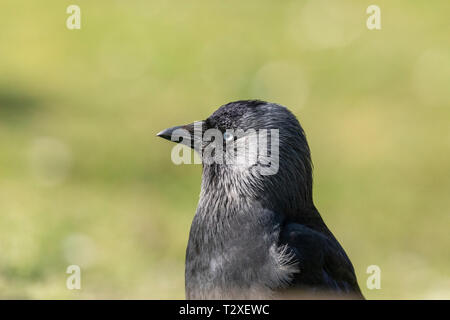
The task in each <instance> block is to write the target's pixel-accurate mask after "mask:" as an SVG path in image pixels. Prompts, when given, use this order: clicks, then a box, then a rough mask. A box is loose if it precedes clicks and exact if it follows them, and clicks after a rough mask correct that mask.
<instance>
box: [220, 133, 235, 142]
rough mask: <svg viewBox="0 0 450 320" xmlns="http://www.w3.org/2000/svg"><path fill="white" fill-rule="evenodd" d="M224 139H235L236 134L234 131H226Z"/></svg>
mask: <svg viewBox="0 0 450 320" xmlns="http://www.w3.org/2000/svg"><path fill="white" fill-rule="evenodd" d="M223 139H224V140H225V141H231V140H233V139H234V136H233V134H232V133H229V132H225V133H224V134H223Z"/></svg>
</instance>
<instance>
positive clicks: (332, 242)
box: [157, 100, 364, 300]
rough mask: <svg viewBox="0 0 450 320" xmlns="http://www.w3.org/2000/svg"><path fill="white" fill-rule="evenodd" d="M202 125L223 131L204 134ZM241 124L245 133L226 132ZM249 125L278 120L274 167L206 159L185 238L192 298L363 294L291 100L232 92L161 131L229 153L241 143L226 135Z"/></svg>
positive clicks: (269, 125)
mask: <svg viewBox="0 0 450 320" xmlns="http://www.w3.org/2000/svg"><path fill="white" fill-rule="evenodd" d="M196 127H197V128H199V127H201V130H200V131H199V132H200V133H203V134H204V133H205V132H207V130H215V132H218V133H219V134H220V136H217V135H216V136H215V138H214V139H212V138H211V139H210V140H209V141H200V142H199V141H198V140H199V138H198V135H197V137H196V136H195V134H196V133H198V132H196V131H195V130H196V129H195V128H196ZM180 130H181V131H180ZM237 130H241V133H240V135H238V134H233V133H230V132H236V131H237ZM251 130H254V131H255V132H258V131H264V130H265V131H270V132H272V131H271V130H277V132H278V137H277V148H278V159H279V160H278V163H277V166H276V171H274V172H272V174H267V172H266V174H263V172H262V171H261V167H262V164H261V163H259V162H260V161H259V160H257V161H256V162H255V163H249V164H247V165H236V163H232V162H231V163H226V162H222V163H219V162H214V161H202V162H203V163H202V180H201V191H200V198H199V202H198V206H197V210H196V213H195V215H194V217H193V220H192V224H191V228H190V232H189V240H188V244H187V248H186V257H185V259H186V261H185V294H186V298H187V299H192V300H203V299H303V298H305V299H316V298H317V299H321V298H325V299H328V298H331V299H335V298H336V299H364V296H363V294H362V293H361V290H360V288H359V286H358V282H357V278H356V275H355V271H354V267H353V265H352V262H351V261H350V259H349V257H348V256H347V254H346V252H345V251H344V249H343V247H342V246H341V245H340V243H339V242H338V241H337V240H336V238H335V236H334V235H333V233H332V232H331V231H330V230H329V228H328V227H327V225H326V224H325V222H324V220H323V219H322V217H321V215H320V213H319V211H318V210H317V208H316V207H315V205H314V202H313V193H312V187H313V175H312V169H313V165H312V161H311V152H310V148H309V145H308V142H307V140H306V135H305V132H304V130H303V128H302V126H301V125H300V123H299V121H298V120H297V118H296V116H295V115H294V114H293V113H292V112H291V111H289V110H288V108H286V107H284V106H282V105H280V104H277V103H271V102H266V101H262V100H239V101H234V102H230V103H227V104H225V105H222V106H221V107H219V108H218V109H217V110H216V111H215V112H213V113H212V114H211V115H210V116H209V117H208V118H207V119H206V120H202V121H197V122H194V123H190V124H188V125H182V126H175V127H171V128H168V129H165V130H163V131H161V132H159V133H158V134H157V136H158V137H161V138H164V139H167V140H171V141H174V142H177V143H182V144H185V145H187V146H189V147H191V148H193V149H194V150H195V151H197V152H199V153H200V154H201V153H202V152H205V151H206V149H207V148H208V147H211V144H215V146H216V147H223V148H224V150H223V154H224V155H225V157H226V155H227V154H231V153H232V151H233V150H231V149H234V151H236V147H235V146H234V147H233V148H231V149H230V148H227V146H226V143H225V142H228V141H229V140H233V141H234V142H238V141H246V139H247V140H249V139H248V132H250V131H251ZM177 131H178V133H179V134H178V135H177V136H176V138H174V133H175V132H177ZM180 132H181V133H180ZM252 132H253V131H252ZM227 133H228V134H227ZM193 136H194V138H192V137H193ZM200 137H201V135H200ZM206 140H208V139H206ZM195 142H199V143H195ZM247 142H248V141H247ZM269 144H270V143H269ZM273 145H274V146H275V143H273ZM211 154H212V156H215V155H217V154H218V153H216V154H214V152H212V153H211ZM263 160H264V159H263ZM266 165H267V163H266Z"/></svg>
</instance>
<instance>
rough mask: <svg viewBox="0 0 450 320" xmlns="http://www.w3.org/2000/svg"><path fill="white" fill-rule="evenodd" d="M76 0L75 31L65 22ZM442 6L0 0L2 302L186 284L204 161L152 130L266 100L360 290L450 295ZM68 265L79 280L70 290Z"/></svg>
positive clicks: (449, 76)
mask: <svg viewBox="0 0 450 320" xmlns="http://www.w3.org/2000/svg"><path fill="white" fill-rule="evenodd" d="M71 4H77V5H79V6H80V8H81V30H68V29H67V28H66V19H67V17H68V16H69V15H68V14H66V8H67V7H68V6H69V5H71ZM371 4H376V5H379V6H380V8H381V24H382V29H381V30H374V31H370V30H368V29H367V27H366V19H367V18H368V16H369V15H368V14H366V8H367V7H368V6H369V5H371ZM449 13H450V2H449V1H448V0H442V1H433V2H432V3H430V2H429V1H407V0H403V1H395V2H393V1H384V0H383V1H361V0H355V1H331V0H330V1H323V0H310V1H275V0H272V1H269V0H258V1H256V0H249V1H234V0H231V1H219V0H204V1H199V0H193V1H180V0H172V1H163V0H134V1H125V0H120V1H118V0H116V1H111V0H110V1H106V0H103V1H100V0H97V1H87V0H83V1H76V0H73V1H68V0H67V1H66V0H54V1H49V0H45V1H24V0H2V2H1V5H0V26H1V27H0V298H24V299H49V298H58V299H78V298H84V299H95V298H107V299H108V298H117V299H127V298H137V299H148V298H150V299H161V298H174V299H182V298H184V254H185V247H186V243H187V238H188V232H189V227H190V222H191V219H192V217H193V215H194V212H195V208H196V204H197V201H198V195H199V189H200V175H201V167H200V166H199V165H182V166H176V165H174V164H173V163H172V162H171V160H170V152H171V148H172V147H173V145H172V144H170V143H169V142H167V141H163V140H161V139H158V138H156V137H155V134H156V133H157V132H158V131H160V130H161V129H163V128H165V127H168V126H172V125H176V124H182V123H188V122H191V121H193V120H199V119H204V118H206V117H207V116H208V115H209V114H211V113H212V112H213V111H214V110H215V109H216V108H217V107H218V106H220V105H222V104H224V103H226V102H229V101H233V100H237V99H248V98H259V99H266V100H269V101H273V102H278V103H281V104H284V105H286V106H288V107H289V108H290V109H291V110H292V111H293V112H294V113H295V114H296V115H297V117H298V118H299V120H300V122H301V123H302V125H303V127H304V129H305V131H306V132H307V135H308V138H309V143H310V146H311V149H312V156H313V161H314V164H315V173H314V177H315V186H314V197H315V202H316V205H317V207H318V209H319V211H320V212H321V214H322V216H323V217H324V219H325V221H326V222H327V224H328V226H329V227H330V229H331V230H333V232H334V233H335V235H336V237H337V238H338V239H339V240H340V242H341V243H342V245H343V246H344V248H345V249H346V251H347V253H348V254H349V256H350V258H351V259H352V261H353V263H354V266H355V269H356V272H357V274H358V278H359V282H360V286H361V288H362V290H363V291H364V294H365V295H366V297H367V298H370V299H381V298H388V299H389V298H393V299H401V298H408V299H409V298H412V299H418V298H425V299H431V298H447V299H449V298H450V272H449V271H450V250H449V248H450V236H449V226H450V215H449V214H450V212H449V208H450V197H449V193H450V175H449V172H450V161H449V156H450V131H449V124H450V122H449V119H450V108H449V107H450V94H449V87H450V42H449V34H450V23H449ZM71 264H76V265H79V266H80V267H81V270H82V275H81V281H82V289H81V290H72V291H71V290H68V289H67V288H66V279H67V277H68V275H67V274H66V273H65V272H66V268H67V266H69V265H71ZM372 264H375V265H378V266H380V268H381V272H382V273H381V289H380V290H368V289H367V288H366V279H367V277H368V274H366V269H367V267H368V266H369V265H372Z"/></svg>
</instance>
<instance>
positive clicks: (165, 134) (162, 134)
mask: <svg viewBox="0 0 450 320" xmlns="http://www.w3.org/2000/svg"><path fill="white" fill-rule="evenodd" d="M177 129H183V126H175V127H171V128H167V129H164V130H162V131H160V132H158V133H157V134H156V136H157V137H160V138H163V139H166V140H169V141H172V134H173V133H174V131H175V130H177Z"/></svg>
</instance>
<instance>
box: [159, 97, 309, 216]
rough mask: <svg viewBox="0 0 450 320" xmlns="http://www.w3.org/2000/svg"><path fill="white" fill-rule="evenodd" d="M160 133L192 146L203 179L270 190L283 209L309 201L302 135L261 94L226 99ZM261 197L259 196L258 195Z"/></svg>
mask: <svg viewBox="0 0 450 320" xmlns="http://www.w3.org/2000/svg"><path fill="white" fill-rule="evenodd" d="M157 135H158V136H159V137H161V138H164V139H167V140H171V141H174V142H177V143H181V144H184V145H187V146H189V147H191V148H193V149H194V150H196V151H197V152H198V153H199V154H200V155H201V158H202V162H203V182H202V188H203V187H204V186H205V185H210V184H211V185H215V186H222V187H224V188H226V189H228V190H230V189H231V190H232V189H235V190H234V191H235V192H234V193H238V194H242V193H246V196H254V197H255V198H260V197H261V194H267V193H270V194H272V195H273V196H271V200H270V201H271V202H277V201H280V205H282V206H283V207H285V206H287V207H288V208H283V209H284V210H287V209H289V208H290V209H293V207H295V206H297V205H294V204H290V203H289V202H290V201H286V197H290V198H291V201H293V202H296V203H297V204H298V203H303V204H306V203H309V202H311V203H312V195H311V193H312V191H311V190H312V165H311V159H310V151H309V147H308V143H307V141H306V137H305V134H304V131H303V129H302V127H301V126H300V123H299V122H298V120H297V119H296V117H295V116H294V115H293V114H292V113H291V112H290V111H289V110H288V109H287V108H285V107H283V106H281V105H278V104H275V103H268V102H264V101H259V100H243V101H235V102H230V103H228V104H225V105H223V106H221V107H220V108H219V109H217V110H216V111H215V112H214V113H213V114H212V115H211V116H209V117H208V118H207V119H206V120H203V121H196V122H194V123H190V124H187V125H182V126H175V127H171V128H168V129H165V130H163V131H161V132H159V133H158V134H157ZM258 201H261V199H258Z"/></svg>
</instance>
